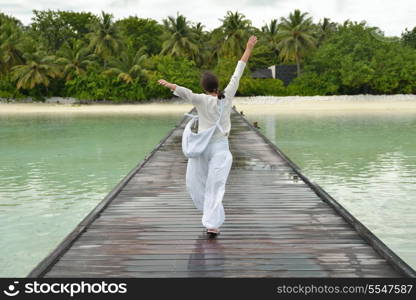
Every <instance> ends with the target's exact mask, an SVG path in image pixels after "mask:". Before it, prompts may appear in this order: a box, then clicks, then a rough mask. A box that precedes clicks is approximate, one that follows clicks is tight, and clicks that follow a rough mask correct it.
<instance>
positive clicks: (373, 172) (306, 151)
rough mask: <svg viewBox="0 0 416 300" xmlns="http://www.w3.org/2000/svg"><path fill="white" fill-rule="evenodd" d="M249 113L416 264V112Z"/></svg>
mask: <svg viewBox="0 0 416 300" xmlns="http://www.w3.org/2000/svg"><path fill="white" fill-rule="evenodd" d="M247 115H248V119H249V120H250V121H258V122H259V125H260V127H261V131H262V132H263V133H264V134H265V135H266V136H267V137H268V138H269V139H271V140H272V141H273V142H274V143H275V144H277V145H278V146H279V148H280V149H282V150H283V152H285V153H286V154H287V155H288V156H289V157H290V158H291V160H293V161H294V162H295V163H296V164H297V165H298V166H299V167H301V169H302V170H303V172H304V174H306V175H307V176H308V178H310V179H311V180H312V181H315V182H316V183H318V184H319V185H320V186H322V187H323V188H324V189H325V190H326V191H327V192H329V194H330V195H331V196H333V197H334V198H335V199H336V200H337V201H338V202H340V203H341V205H343V206H344V207H345V208H347V209H348V210H349V211H350V212H351V213H352V214H353V215H354V216H355V217H357V218H358V219H359V220H360V221H361V222H362V223H363V224H364V225H365V226H367V227H368V228H369V229H370V230H371V231H372V232H374V233H375V234H376V235H377V236H378V237H379V238H380V239H381V240H382V241H383V242H384V243H385V244H386V245H388V246H389V247H390V248H391V249H393V251H395V252H396V253H397V254H398V255H399V256H400V257H402V258H403V259H404V260H405V261H406V262H407V263H408V264H409V265H411V266H412V267H413V268H416V139H415V134H416V114H410V113H403V114H399V113H394V114H389V113H377V114H362V113H361V114H358V115H353V114H351V113H345V114H342V113H337V114H336V115H328V114H324V115H320V114H319V113H314V114H280V115H279V114H275V115H260V114H250V113H247Z"/></svg>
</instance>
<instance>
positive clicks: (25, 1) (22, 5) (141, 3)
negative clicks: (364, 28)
mask: <svg viewBox="0 0 416 300" xmlns="http://www.w3.org/2000/svg"><path fill="white" fill-rule="evenodd" d="M296 8H298V9H300V10H301V11H306V12H309V13H310V14H311V16H312V17H313V20H314V21H316V22H317V21H319V20H320V19H322V18H324V17H328V18H330V19H331V20H333V21H336V22H343V21H345V20H347V19H350V20H352V21H361V20H366V21H367V22H368V23H369V24H370V25H372V26H378V27H379V28H380V29H381V30H382V31H384V32H385V34H386V35H387V36H391V35H400V34H401V33H402V32H403V31H404V29H405V28H406V27H407V28H409V29H412V28H413V27H415V26H416V4H415V0H394V1H392V0H205V1H201V0H175V1H167V0H70V1H67V2H61V1H56V0H0V11H2V12H3V13H6V14H9V15H13V16H15V17H17V18H18V19H20V20H21V21H22V22H23V23H24V24H25V25H27V24H29V23H30V22H31V17H32V9H38V10H41V9H61V10H73V11H90V12H92V13H95V14H98V13H100V11H101V10H104V11H106V12H110V13H112V14H113V15H114V16H115V17H116V19H118V18H123V17H127V16H131V15H133V16H134V15H136V16H138V17H141V18H153V19H155V20H158V21H161V20H162V19H164V18H166V16H169V15H172V16H175V15H176V13H177V12H179V13H181V14H183V15H185V16H186V17H187V18H188V19H189V20H190V21H193V22H202V23H203V24H204V25H205V26H206V29H208V30H209V29H213V28H215V27H217V26H219V25H220V21H219V19H220V18H222V17H223V16H224V15H225V14H226V12H227V11H228V10H231V11H236V10H238V11H239V12H241V13H243V14H244V15H245V16H246V17H247V18H249V19H250V20H251V21H252V22H253V25H254V26H257V27H261V26H263V25H264V24H265V23H268V22H269V21H270V20H271V19H273V18H280V17H282V16H288V14H289V13H290V12H292V11H293V10H294V9H296Z"/></svg>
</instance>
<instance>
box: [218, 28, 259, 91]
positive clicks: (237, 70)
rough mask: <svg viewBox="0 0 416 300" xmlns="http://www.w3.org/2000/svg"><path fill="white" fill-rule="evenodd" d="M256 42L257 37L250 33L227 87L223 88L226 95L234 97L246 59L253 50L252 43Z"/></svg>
mask: <svg viewBox="0 0 416 300" xmlns="http://www.w3.org/2000/svg"><path fill="white" fill-rule="evenodd" d="M256 43H257V37H256V36H254V35H252V36H251V37H250V38H249V39H248V42H247V46H246V50H245V51H244V53H243V56H242V57H241V59H240V60H239V61H238V63H237V66H236V68H235V70H234V74H233V75H232V76H231V79H230V82H229V83H228V85H227V87H226V88H225V89H224V92H225V94H226V95H227V96H228V97H234V95H235V93H236V92H237V89H238V85H239V83H240V78H241V76H242V75H243V71H244V68H245V66H246V63H247V61H248V59H249V58H250V55H251V52H252V51H253V48H254V45H255V44H256Z"/></svg>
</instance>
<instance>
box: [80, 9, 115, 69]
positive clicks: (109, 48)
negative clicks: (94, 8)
mask: <svg viewBox="0 0 416 300" xmlns="http://www.w3.org/2000/svg"><path fill="white" fill-rule="evenodd" d="M91 30H92V32H90V33H88V34H87V36H88V38H89V39H90V44H89V48H90V49H91V50H93V51H94V53H95V54H96V55H98V56H99V57H101V58H102V59H103V62H104V69H105V68H106V61H107V59H108V58H109V57H110V56H112V55H114V54H115V53H117V52H118V51H119V49H120V48H121V39H120V36H119V33H118V31H117V27H116V26H115V25H114V22H113V15H112V14H106V13H105V12H103V11H102V12H101V17H100V19H99V21H98V22H96V23H94V24H93V25H92V28H91Z"/></svg>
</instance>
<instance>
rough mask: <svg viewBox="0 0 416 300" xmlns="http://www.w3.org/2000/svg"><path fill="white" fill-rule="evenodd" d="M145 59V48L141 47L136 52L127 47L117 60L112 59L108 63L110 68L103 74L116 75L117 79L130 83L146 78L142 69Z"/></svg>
mask: <svg viewBox="0 0 416 300" xmlns="http://www.w3.org/2000/svg"><path fill="white" fill-rule="evenodd" d="M146 58H147V55H146V47H141V48H140V49H139V50H137V51H136V52H135V51H134V50H133V49H132V48H130V47H129V48H128V49H126V50H125V51H124V52H123V53H122V54H121V55H120V56H119V57H118V58H117V59H116V58H113V59H111V60H110V61H109V66H110V68H109V69H107V70H105V71H104V72H103V74H105V75H117V78H118V79H120V80H123V81H124V82H126V83H131V82H133V80H134V79H136V78H142V77H145V76H146V74H147V73H146V70H145V69H144V67H143V63H144V61H145V59H146Z"/></svg>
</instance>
